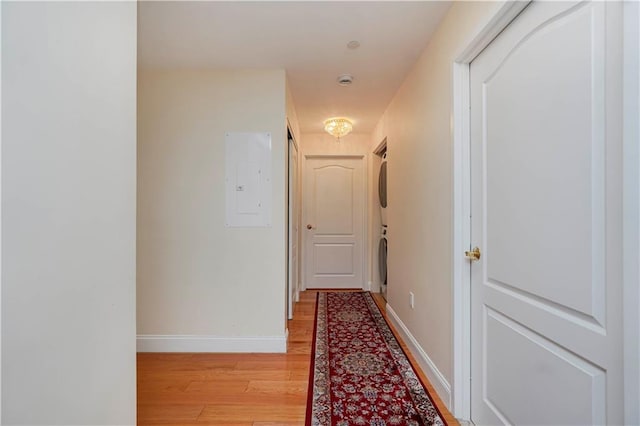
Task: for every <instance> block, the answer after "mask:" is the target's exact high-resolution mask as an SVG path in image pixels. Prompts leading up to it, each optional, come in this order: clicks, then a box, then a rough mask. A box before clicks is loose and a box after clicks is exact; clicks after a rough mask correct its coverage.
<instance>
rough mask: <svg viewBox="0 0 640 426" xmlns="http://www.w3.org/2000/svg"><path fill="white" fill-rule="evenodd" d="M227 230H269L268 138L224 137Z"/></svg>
mask: <svg viewBox="0 0 640 426" xmlns="http://www.w3.org/2000/svg"><path fill="white" fill-rule="evenodd" d="M225 188H226V191H225V192H226V197H225V204H226V223H225V225H226V226H227V227H269V226H271V193H272V182H271V134H270V133H249V132H244V133H241V132H238V133H231V132H229V133H226V134H225Z"/></svg>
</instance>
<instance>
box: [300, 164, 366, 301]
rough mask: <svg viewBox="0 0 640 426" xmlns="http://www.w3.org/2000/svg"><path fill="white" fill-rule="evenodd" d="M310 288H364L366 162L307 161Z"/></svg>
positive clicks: (305, 207)
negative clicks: (364, 164)
mask: <svg viewBox="0 0 640 426" xmlns="http://www.w3.org/2000/svg"><path fill="white" fill-rule="evenodd" d="M302 193H303V198H304V205H303V216H304V220H303V223H304V224H306V229H304V230H303V232H304V239H305V260H304V264H305V272H304V275H305V286H306V288H338V289H339V288H363V269H364V268H363V258H364V256H363V248H364V246H363V234H364V196H365V181H364V166H363V158H362V157H358V158H347V157H306V159H305V170H304V186H303V191H302Z"/></svg>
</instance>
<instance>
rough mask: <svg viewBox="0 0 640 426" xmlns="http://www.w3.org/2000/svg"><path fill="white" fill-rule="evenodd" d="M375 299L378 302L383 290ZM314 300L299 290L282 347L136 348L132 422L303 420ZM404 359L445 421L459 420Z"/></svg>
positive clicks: (288, 425)
mask: <svg viewBox="0 0 640 426" xmlns="http://www.w3.org/2000/svg"><path fill="white" fill-rule="evenodd" d="M375 299H376V302H377V303H378V305H380V306H384V300H383V299H382V298H381V297H379V296H376V297H375ZM315 301H316V292H315V291H305V292H302V293H301V295H300V302H298V303H296V304H295V307H294V312H293V319H292V320H290V321H289V324H288V327H289V341H288V347H287V353H286V354H166V353H162V354H161V353H139V354H138V424H139V425H206V424H215V425H254V426H267V425H280V426H293V425H296V426H298V425H302V424H304V417H305V412H306V404H307V386H308V380H309V366H310V355H311V340H312V337H313V321H314V315H315ZM382 311H383V312H384V309H382ZM394 333H395V330H394ZM396 336H397V333H396ZM398 340H400V339H398ZM401 344H402V346H403V347H405V350H406V346H405V345H404V343H403V342H402V341H401ZM409 358H410V360H411V362H412V364H413V365H414V367H416V370H418V373H419V375H420V376H421V378H422V380H423V381H424V382H425V383H427V388H428V389H429V392H430V393H431V395H432V396H433V397H434V398H435V399H436V404H438V406H439V408H440V410H441V411H442V412H443V413H445V420H446V421H447V422H448V423H449V424H450V425H456V424H458V423H457V421H456V420H455V419H454V418H453V417H452V416H451V414H450V413H449V412H448V411H447V410H446V408H445V406H444V404H443V403H442V401H440V400H439V398H437V396H436V394H435V391H434V390H433V388H432V387H431V386H430V384H428V381H427V379H426V377H425V376H424V374H423V373H422V372H421V371H420V370H419V368H418V367H417V363H416V362H415V360H414V359H412V357H411V356H410V357H409Z"/></svg>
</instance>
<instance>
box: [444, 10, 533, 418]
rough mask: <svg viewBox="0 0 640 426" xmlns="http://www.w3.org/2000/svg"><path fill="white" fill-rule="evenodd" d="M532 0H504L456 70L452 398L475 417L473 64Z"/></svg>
mask: <svg viewBox="0 0 640 426" xmlns="http://www.w3.org/2000/svg"><path fill="white" fill-rule="evenodd" d="M528 5H529V2H527V1H523V2H520V1H516V2H514V1H503V2H501V4H499V6H498V7H497V8H496V12H495V14H494V15H493V16H492V17H490V18H489V19H488V20H487V21H486V22H485V23H483V24H482V25H480V28H479V29H478V30H477V31H476V32H475V33H474V35H473V36H472V37H471V38H470V41H469V42H468V43H467V44H466V46H465V47H464V48H463V49H462V50H461V52H460V53H459V54H458V56H457V57H456V60H455V61H454V63H453V64H452V70H453V111H452V117H453V144H452V151H453V153H452V155H453V265H452V267H453V350H452V353H453V394H452V397H453V400H452V406H451V412H452V414H453V415H454V416H455V417H457V418H459V419H463V420H470V419H471V328H470V321H471V290H470V286H471V281H470V270H469V264H468V262H467V261H466V260H465V259H464V257H463V252H464V250H465V249H466V248H467V247H468V248H470V247H471V234H470V230H471V222H470V204H469V202H470V198H471V187H470V181H469V179H470V177H469V172H470V163H469V153H470V142H471V139H470V135H469V126H470V121H469V108H470V100H469V64H470V63H471V61H473V59H474V58H475V57H476V56H478V55H479V54H480V52H482V51H483V50H484V49H485V48H486V47H487V46H488V45H489V43H491V41H493V39H494V38H495V37H496V36H497V35H498V34H500V32H501V31H502V30H504V28H505V27H506V26H507V25H509V23H510V22H511V21H512V20H513V19H514V18H515V17H516V16H518V14H520V12H522V10H524V8H525V7H527V6H528Z"/></svg>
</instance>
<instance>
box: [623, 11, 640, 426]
mask: <svg viewBox="0 0 640 426" xmlns="http://www.w3.org/2000/svg"><path fill="white" fill-rule="evenodd" d="M623 8H624V9H623V16H624V17H623V26H624V30H623V34H624V44H623V58H624V60H623V62H624V68H623V80H622V84H623V86H622V87H623V123H624V124H623V156H622V157H623V173H624V177H623V179H624V181H623V191H624V192H623V200H624V201H623V203H624V206H623V220H622V226H623V239H624V241H623V244H624V246H623V247H624V260H623V265H624V266H623V268H624V271H623V274H624V278H623V280H624V281H623V294H624V297H623V300H624V302H623V303H624V305H623V312H624V315H623V321H624V327H623V328H624V342H625V344H624V378H625V381H624V423H625V424H629V425H632V424H633V425H637V424H640V407H639V406H638V401H639V400H640V368H639V365H640V315H639V312H640V288H639V287H640V203H639V200H640V125H639V123H638V117H640V85H639V84H638V82H639V81H640V31H639V30H638V28H639V27H640V6H639V4H638V3H637V2H624V4H623Z"/></svg>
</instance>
